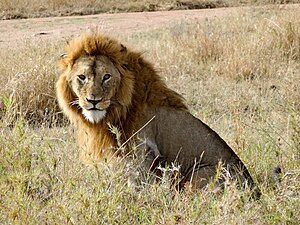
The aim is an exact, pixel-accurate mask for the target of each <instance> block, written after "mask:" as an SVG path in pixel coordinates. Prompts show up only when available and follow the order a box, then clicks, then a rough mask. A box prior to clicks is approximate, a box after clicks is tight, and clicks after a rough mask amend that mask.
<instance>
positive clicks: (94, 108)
mask: <svg viewBox="0 0 300 225" xmlns="http://www.w3.org/2000/svg"><path fill="white" fill-rule="evenodd" d="M87 110H88V111H104V109H98V108H96V107H93V108H90V109H87Z"/></svg>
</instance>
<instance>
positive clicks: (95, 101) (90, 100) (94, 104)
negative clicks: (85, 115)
mask: <svg viewBox="0 0 300 225" xmlns="http://www.w3.org/2000/svg"><path fill="white" fill-rule="evenodd" d="M86 100H87V101H88V102H89V103H92V104H93V106H96V105H97V104H98V103H99V102H101V101H102V98H101V99H98V100H92V99H88V98H87V99H86Z"/></svg>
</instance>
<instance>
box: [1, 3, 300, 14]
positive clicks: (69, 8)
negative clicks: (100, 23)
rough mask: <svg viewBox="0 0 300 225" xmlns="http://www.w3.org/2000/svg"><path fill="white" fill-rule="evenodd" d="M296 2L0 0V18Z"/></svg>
mask: <svg viewBox="0 0 300 225" xmlns="http://www.w3.org/2000/svg"><path fill="white" fill-rule="evenodd" d="M286 3H299V0H259V1H257V0H164V1H160V0H113V1H110V0H86V1H78V0H68V1H67V0H50V1H49V0H32V1H30V0H13V1H11V0H0V19H20V18H31V17H48V16H70V15H90V14H97V13H104V12H108V13H116V12H145V11H148V12H150V11H160V10H178V9H203V8H219V7H232V6H245V5H266V4H286Z"/></svg>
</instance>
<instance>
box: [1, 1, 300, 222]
mask: <svg viewBox="0 0 300 225" xmlns="http://www.w3.org/2000/svg"><path fill="white" fill-rule="evenodd" d="M55 2H56V1H55ZM20 4H21V3H20ZM49 7H50V6H49ZM299 28H300V9H299V8H297V7H296V8H294V9H290V10H279V8H277V7H269V8H264V9H259V8H256V9H254V10H253V11H252V12H250V13H246V14H245V13H240V16H238V17H236V16H233V17H226V18H220V19H217V18H214V19H207V20H201V21H200V20H199V21H193V22H185V21H182V22H181V23H179V24H176V25H173V26H171V27H166V28H163V29H157V30H153V31H151V32H140V33H133V34H126V35H123V36H122V35H120V36H119V38H121V39H122V40H124V42H125V43H127V44H128V45H131V46H134V47H135V48H136V49H139V50H143V51H145V57H146V58H148V59H149V60H150V61H152V62H155V66H156V68H158V69H159V71H160V73H161V75H162V76H163V77H164V79H165V80H166V82H167V84H168V85H169V86H170V87H171V88H173V89H174V90H176V91H178V92H179V93H181V94H183V96H184V97H185V99H186V101H187V104H188V106H189V107H190V109H191V112H192V113H193V114H194V115H195V116H197V117H198V118H200V119H202V120H203V121H204V122H206V123H207V124H209V125H210V126H211V127H212V128H213V129H214V130H216V131H217V132H218V133H219V134H220V136H221V137H223V138H224V139H225V140H226V141H227V142H228V143H229V145H230V146H231V147H232V148H233V149H234V150H235V151H236V153H237V154H238V155H239V156H240V157H241V158H242V160H243V161H244V162H245V164H246V165H247V167H248V168H249V170H250V172H251V174H252V175H253V177H254V178H255V180H256V181H257V183H258V185H259V187H260V189H261V190H262V197H261V199H260V200H258V201H251V200H249V193H248V191H247V190H246V191H240V190H238V189H236V188H235V186H234V185H233V186H228V187H227V188H226V190H225V192H224V193H223V194H215V193H213V192H212V191H211V190H210V189H208V190H199V191H196V192H190V191H189V190H185V191H183V192H182V193H178V192H176V191H175V190H170V188H169V185H168V184H169V182H170V180H169V178H168V169H167V170H166V171H163V174H164V176H163V178H162V182H161V183H160V184H155V185H149V184H147V182H146V183H142V184H141V186H140V187H139V188H138V189H135V188H133V187H128V185H127V178H128V176H129V170H130V165H129V167H128V166H126V165H124V164H123V163H122V162H121V161H118V160H116V161H115V162H110V163H105V162H100V163H94V164H93V165H91V166H86V165H84V164H82V163H81V162H80V161H79V157H78V152H77V149H76V144H75V143H74V142H75V140H74V137H73V131H72V127H69V126H67V124H66V122H65V121H64V120H63V117H62V116H61V113H60V112H59V109H58V107H57V102H56V100H55V93H54V84H55V80H56V78H57V76H58V74H59V72H58V71H57V68H56V59H57V52H61V51H62V49H63V47H62V45H63V44H64V43H62V42H61V41H57V42H51V43H49V42H45V43H43V44H42V45H39V46H38V47H37V46H33V45H30V44H24V47H21V48H19V49H14V50H11V49H10V50H5V49H1V51H0V58H1V60H0V71H1V75H0V76H1V79H0V95H1V102H0V115H1V120H0V127H1V128H0V212H1V213H0V224H298V223H299V221H300V213H299V208H300V201H299V195H300V182H299V179H300V169H299V168H300V167H299V166H300V165H299V162H300V126H299V125H300V113H299V112H300V101H299V99H300V86H299V84H300V76H299V68H300V61H299V59H300V30H299ZM276 165H280V166H281V167H282V169H283V174H282V176H281V183H276V182H275V181H274V180H272V179H271V178H270V177H271V171H272V168H273V167H274V166H276ZM171 169H172V168H170V169H169V170H171Z"/></svg>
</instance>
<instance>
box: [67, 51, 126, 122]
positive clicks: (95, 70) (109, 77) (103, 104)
mask: <svg viewBox="0 0 300 225" xmlns="http://www.w3.org/2000/svg"><path fill="white" fill-rule="evenodd" d="M69 83H70V87H71V89H72V91H73V92H74V95H75V96H76V99H75V100H74V101H73V102H72V103H71V104H73V105H75V106H77V107H78V108H80V109H81V112H82V114H83V115H84V117H85V118H86V120H88V121H89V122H91V123H98V122H99V121H100V120H101V119H103V117H105V114H106V111H107V109H108V107H109V106H111V104H114V103H115V102H114V101H116V98H117V97H116V96H117V95H116V94H117V92H118V90H119V88H120V83H121V74H120V72H119V71H118V69H117V68H116V67H115V66H114V65H113V63H112V62H111V61H110V60H109V58H108V57H106V56H87V55H83V56H81V57H80V58H78V59H77V60H76V62H75V63H74V65H73V68H72V69H71V70H70V73H69Z"/></svg>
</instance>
